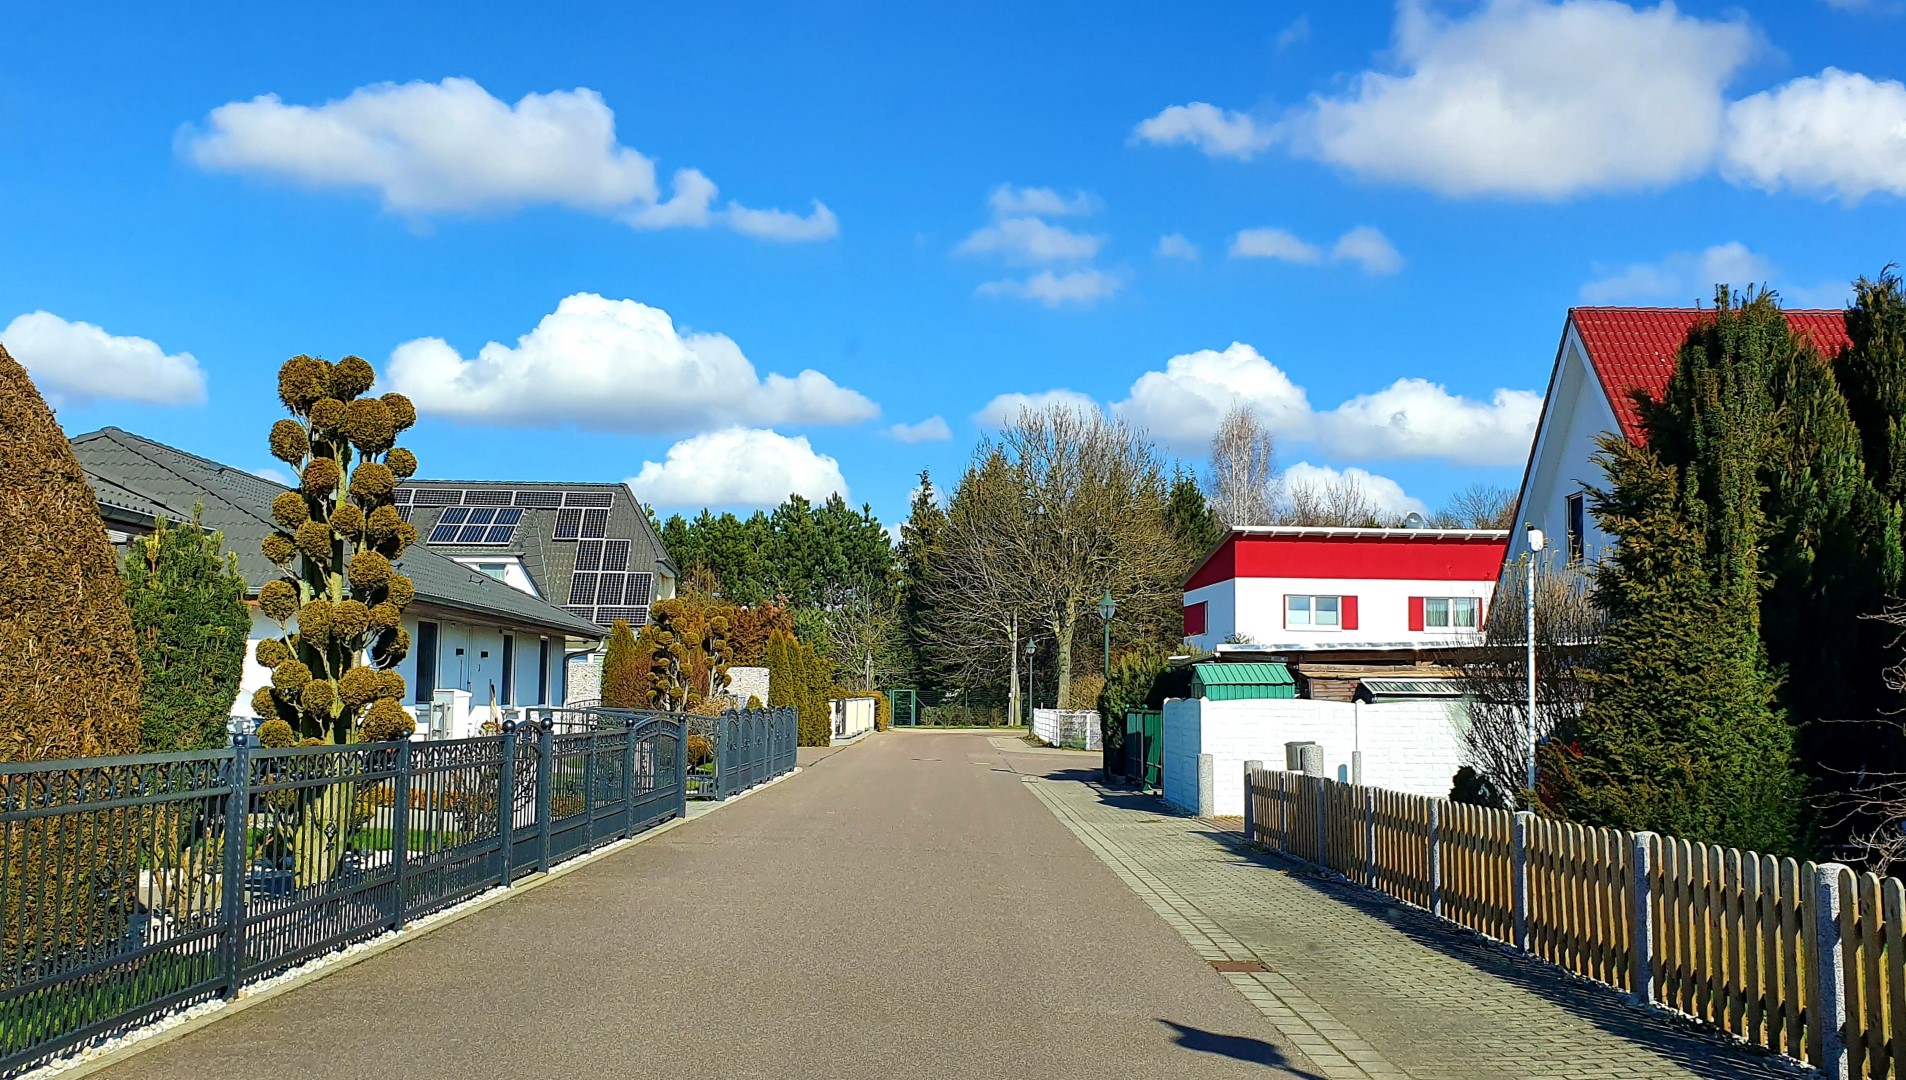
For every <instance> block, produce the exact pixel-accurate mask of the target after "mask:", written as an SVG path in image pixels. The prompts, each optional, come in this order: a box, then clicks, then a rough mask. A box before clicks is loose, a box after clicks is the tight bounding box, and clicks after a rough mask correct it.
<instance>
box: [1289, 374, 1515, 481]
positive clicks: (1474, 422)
mask: <svg viewBox="0 0 1906 1080" xmlns="http://www.w3.org/2000/svg"><path fill="white" fill-rule="evenodd" d="M1541 416H1542V395H1540V394H1536V393H1532V392H1530V391H1528V390H1507V389H1499V390H1497V391H1496V392H1495V393H1494V394H1492V395H1491V396H1490V399H1489V400H1488V401H1487V402H1483V401H1475V400H1473V399H1471V398H1465V397H1459V396H1457V395H1455V394H1452V393H1450V392H1449V391H1448V390H1447V389H1446V388H1444V387H1443V386H1441V385H1439V384H1437V383H1433V382H1430V381H1429V380H1428V379H1398V380H1397V381H1396V382H1394V383H1391V384H1390V385H1389V386H1388V387H1385V388H1384V389H1382V390H1379V391H1377V392H1376V393H1374V394H1359V395H1357V396H1356V397H1354V398H1351V399H1350V400H1349V401H1346V402H1344V403H1343V404H1342V405H1339V406H1337V407H1336V408H1335V409H1332V410H1330V411H1329V412H1327V413H1322V414H1320V415H1319V416H1318V417H1317V418H1316V420H1317V441H1318V442H1319V443H1320V444H1321V445H1323V446H1325V447H1327V448H1329V449H1330V450H1331V451H1332V452H1333V453H1336V454H1338V455H1339V456H1342V457H1348V458H1355V459H1361V460H1372V459H1391V458H1442V459H1443V460H1445V461H1454V462H1458V463H1460V464H1463V465H1510V464H1517V463H1520V462H1522V461H1523V460H1524V459H1525V458H1526V457H1527V456H1528V453H1529V443H1530V440H1532V439H1533V438H1534V437H1535V425H1536V421H1538V420H1539V419H1541Z"/></svg>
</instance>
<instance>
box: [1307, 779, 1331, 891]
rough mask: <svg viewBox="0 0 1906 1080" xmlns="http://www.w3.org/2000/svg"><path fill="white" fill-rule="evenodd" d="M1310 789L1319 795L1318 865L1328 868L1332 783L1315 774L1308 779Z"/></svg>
mask: <svg viewBox="0 0 1906 1080" xmlns="http://www.w3.org/2000/svg"><path fill="white" fill-rule="evenodd" d="M1308 783H1309V785H1310V790H1312V791H1313V792H1316V796H1317V859H1316V862H1317V865H1318V866H1321V867H1324V868H1326V869H1331V866H1330V785H1329V784H1326V783H1325V782H1324V778H1323V777H1321V776H1313V777H1311V778H1310V780H1309V781H1308Z"/></svg>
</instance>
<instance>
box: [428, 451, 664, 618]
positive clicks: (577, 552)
mask: <svg viewBox="0 0 1906 1080" xmlns="http://www.w3.org/2000/svg"><path fill="white" fill-rule="evenodd" d="M396 499H397V510H398V512H399V513H401V514H403V515H404V517H405V519H406V520H408V521H409V522H410V523H411V524H412V525H415V526H416V527H417V535H418V536H419V537H420V538H421V539H422V540H423V542H424V543H425V544H426V545H428V546H429V547H430V550H432V551H434V552H437V553H439V554H441V555H446V556H448V557H450V558H453V559H457V560H459V561H464V562H466V563H468V562H473V561H481V560H483V559H486V558H489V559H505V558H510V559H515V560H516V561H517V562H518V563H519V564H520V565H521V567H522V569H523V571H524V573H526V574H527V575H528V577H529V580H530V582H531V583H532V584H534V586H535V587H536V590H537V592H538V593H539V594H540V595H541V596H542V597H543V598H544V599H546V600H548V601H549V602H550V603H552V604H559V605H561V606H563V607H564V608H566V609H568V610H569V611H570V612H571V613H572V614H575V615H578V616H580V617H582V618H584V619H587V620H589V621H590V622H592V623H594V624H596V625H597V626H601V627H607V626H609V625H610V624H611V623H613V622H615V620H617V619H626V620H627V621H628V622H629V625H631V626H636V627H640V626H642V625H643V624H644V623H646V622H648V613H649V605H650V604H651V603H653V602H654V601H655V600H656V599H659V598H661V597H664V596H668V595H670V594H671V593H672V591H673V589H672V585H673V582H674V580H675V578H676V576H677V575H676V571H675V567H674V566H673V565H671V564H670V563H669V561H668V555H667V552H666V551H665V550H664V549H663V547H662V542H661V540H660V539H659V538H657V537H656V535H655V531H654V529H653V528H651V527H650V524H649V516H648V512H647V511H646V510H644V509H643V507H642V505H641V504H640V503H638V502H637V501H636V500H635V496H633V495H631V494H630V493H629V489H628V488H626V487H624V486H623V485H621V484H564V483H513V482H502V481H460V480H413V481H410V482H408V483H405V484H403V485H401V486H399V487H398V489H397V496H396Z"/></svg>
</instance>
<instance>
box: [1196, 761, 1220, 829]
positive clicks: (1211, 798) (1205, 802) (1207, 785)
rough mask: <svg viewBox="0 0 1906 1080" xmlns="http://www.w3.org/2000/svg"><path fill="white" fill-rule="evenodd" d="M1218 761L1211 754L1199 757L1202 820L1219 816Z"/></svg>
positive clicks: (1199, 813)
mask: <svg viewBox="0 0 1906 1080" xmlns="http://www.w3.org/2000/svg"><path fill="white" fill-rule="evenodd" d="M1217 783H1218V759H1217V758H1214V757H1212V756H1211V755H1210V754H1199V755H1198V816H1199V817H1201V818H1208V817H1214V816H1216V815H1217Z"/></svg>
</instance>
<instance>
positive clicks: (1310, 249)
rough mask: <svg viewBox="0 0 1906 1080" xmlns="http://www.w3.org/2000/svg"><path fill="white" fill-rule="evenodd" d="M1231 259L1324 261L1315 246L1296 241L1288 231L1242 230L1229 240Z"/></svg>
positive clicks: (1295, 261)
mask: <svg viewBox="0 0 1906 1080" xmlns="http://www.w3.org/2000/svg"><path fill="white" fill-rule="evenodd" d="M1231 257H1232V258H1234V259H1279V260H1281V261H1283V262H1294V263H1319V262H1323V261H1324V253H1323V251H1322V250H1321V249H1319V248H1318V247H1317V245H1316V244H1312V243H1309V242H1308V241H1304V240H1300V239H1298V238H1297V236H1296V234H1294V233H1292V232H1290V231H1289V230H1288V229H1242V230H1240V231H1239V232H1238V235H1237V236H1236V237H1234V238H1233V239H1232V240H1231Z"/></svg>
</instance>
